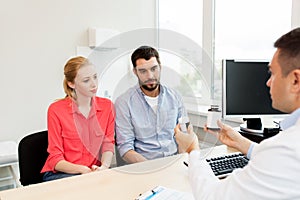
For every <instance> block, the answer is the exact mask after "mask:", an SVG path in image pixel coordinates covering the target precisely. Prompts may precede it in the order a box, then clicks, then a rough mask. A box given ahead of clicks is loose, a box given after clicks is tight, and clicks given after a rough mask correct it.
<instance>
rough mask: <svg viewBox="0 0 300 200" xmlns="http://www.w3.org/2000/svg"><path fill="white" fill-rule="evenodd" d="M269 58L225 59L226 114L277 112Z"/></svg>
mask: <svg viewBox="0 0 300 200" xmlns="http://www.w3.org/2000/svg"><path fill="white" fill-rule="evenodd" d="M268 64H269V62H263V61H235V60H223V106H222V107H223V109H222V110H223V117H230V116H231V117H234V116H235V117H238V116H239V117H255V116H261V115H277V114H283V113H282V112H280V111H278V110H275V109H273V108H272V101H271V97H270V94H269V88H268V87H267V86H266V82H267V80H268V78H269V77H270V75H269V73H268Z"/></svg>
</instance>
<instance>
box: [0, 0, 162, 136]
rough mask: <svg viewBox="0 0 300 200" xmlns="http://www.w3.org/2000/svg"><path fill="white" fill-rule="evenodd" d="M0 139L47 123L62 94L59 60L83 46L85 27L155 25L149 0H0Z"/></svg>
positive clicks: (114, 27) (127, 27) (138, 26)
mask: <svg viewBox="0 0 300 200" xmlns="http://www.w3.org/2000/svg"><path fill="white" fill-rule="evenodd" d="M0 3H1V6H0V25H1V29H0V30H1V31H0V63H1V64H0V69H1V78H0V92H1V101H0V141H1V140H8V139H12V140H16V141H19V140H20V139H21V138H22V137H23V136H25V135H27V134H29V133H32V132H35V131H37V130H44V129H47V125H46V112H47V108H48V106H49V104H50V103H52V102H53V101H54V100H55V99H57V98H62V97H63V96H64V92H63V88H62V80H63V66H64V64H65V62H66V60H67V59H68V58H70V57H72V56H74V55H75V54H76V47H77V46H87V44H88V37H87V29H88V27H91V26H95V27H103V28H111V29H115V30H118V31H120V32H124V31H130V30H134V29H138V28H144V27H147V28H149V27H150V28H154V27H155V25H156V21H155V1H154V0H142V1H141V0H63V1H61V0H43V1H40V0H10V1H5V0H0Z"/></svg>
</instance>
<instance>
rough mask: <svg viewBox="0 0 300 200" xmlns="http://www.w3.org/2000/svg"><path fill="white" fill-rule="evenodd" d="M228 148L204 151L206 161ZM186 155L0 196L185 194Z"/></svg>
mask: <svg viewBox="0 0 300 200" xmlns="http://www.w3.org/2000/svg"><path fill="white" fill-rule="evenodd" d="M233 151H234V149H230V148H227V147H226V146H225V145H221V146H217V147H213V148H209V149H204V150H202V152H203V155H204V156H207V157H212V156H218V155H222V154H227V153H231V152H233ZM187 160H188V155H187V154H179V155H176V156H170V157H166V158H160V159H156V160H149V161H145V162H142V163H136V164H131V165H126V166H122V167H116V168H112V169H108V170H105V171H99V172H94V173H89V174H85V175H80V176H75V177H70V178H64V179H60V180H55V181H50V182H46V183H40V184H35V185H29V186H25V187H20V188H16V189H10V190H5V191H1V192H0V199H1V200H12V199H20V198H21V199H22V200H29V199H30V200H35V199H36V200H40V199H43V200H45V199H64V200H65V199H72V200H76V199H80V200H82V199H86V198H92V199H134V198H136V197H137V196H138V195H139V194H140V193H143V192H145V191H148V190H150V189H152V188H154V187H155V186H158V185H161V186H165V187H169V188H172V189H176V190H179V191H183V192H191V187H190V185H189V181H188V170H187V167H186V166H185V165H184V164H183V161H187Z"/></svg>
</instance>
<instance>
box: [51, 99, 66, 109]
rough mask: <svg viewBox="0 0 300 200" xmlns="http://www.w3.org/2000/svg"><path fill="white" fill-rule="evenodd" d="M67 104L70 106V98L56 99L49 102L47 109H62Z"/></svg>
mask: <svg viewBox="0 0 300 200" xmlns="http://www.w3.org/2000/svg"><path fill="white" fill-rule="evenodd" d="M68 106H72V101H71V99H70V98H64V99H58V100H55V101H54V102H53V103H51V104H50V106H49V109H62V108H66V107H68Z"/></svg>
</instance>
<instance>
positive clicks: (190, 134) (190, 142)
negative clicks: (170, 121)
mask: <svg viewBox="0 0 300 200" xmlns="http://www.w3.org/2000/svg"><path fill="white" fill-rule="evenodd" d="M174 132H175V133H174V137H175V140H176V142H177V144H178V152H179V153H184V152H188V153H190V152H191V151H192V150H199V149H200V148H199V143H198V138H197V136H196V134H195V133H194V131H193V127H192V125H191V124H190V125H189V127H188V130H187V133H183V132H181V131H180V128H179V125H177V126H176V127H175V129H174Z"/></svg>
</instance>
